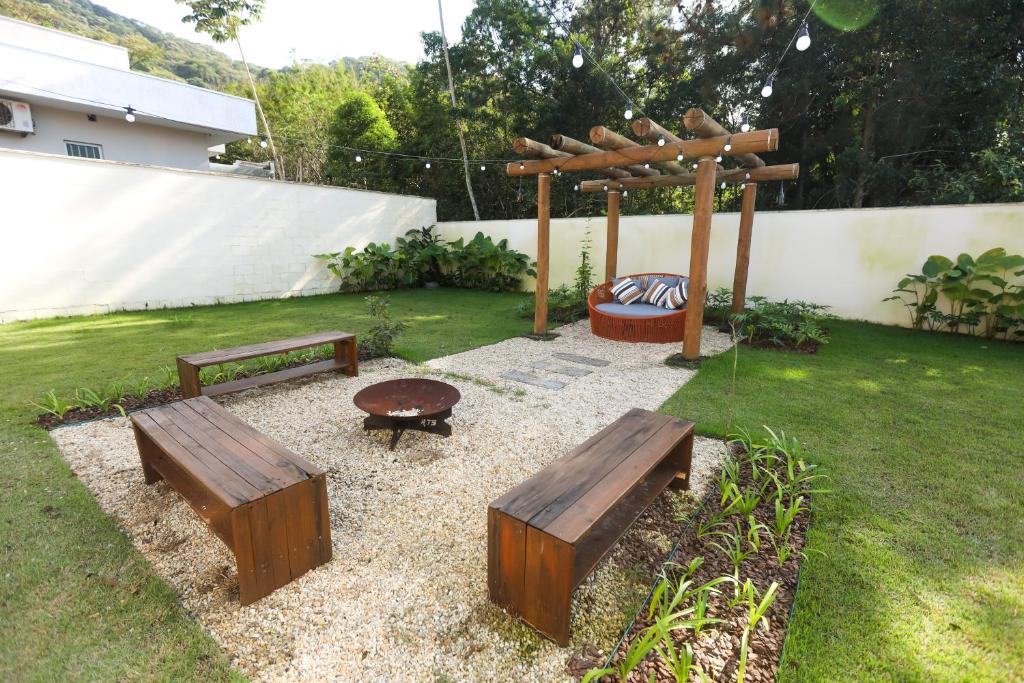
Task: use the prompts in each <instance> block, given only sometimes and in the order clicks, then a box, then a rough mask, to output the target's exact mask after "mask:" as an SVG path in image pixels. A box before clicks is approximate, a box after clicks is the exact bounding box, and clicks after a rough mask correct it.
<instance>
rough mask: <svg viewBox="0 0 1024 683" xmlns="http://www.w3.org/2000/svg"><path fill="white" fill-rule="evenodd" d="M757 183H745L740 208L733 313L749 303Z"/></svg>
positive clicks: (733, 283)
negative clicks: (749, 276) (751, 244)
mask: <svg viewBox="0 0 1024 683" xmlns="http://www.w3.org/2000/svg"><path fill="white" fill-rule="evenodd" d="M756 199H757V183H749V182H748V183H744V185H743V206H742V208H741V209H740V237H739V240H738V241H737V242H736V274H735V275H734V276H733V280H732V308H731V309H730V310H731V311H732V312H733V313H740V312H742V311H743V309H744V308H745V307H746V304H747V274H748V272H749V271H750V239H751V237H752V235H753V231H754V205H755V203H756Z"/></svg>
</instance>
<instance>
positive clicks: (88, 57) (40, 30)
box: [0, 17, 129, 71]
mask: <svg viewBox="0 0 1024 683" xmlns="http://www.w3.org/2000/svg"><path fill="white" fill-rule="evenodd" d="M0 43H6V44H7V45H13V46H16V47H21V48H26V49H29V50H36V51H38V52H45V53H47V54H51V55H57V56H60V57H67V58H68V59H76V60H78V61H81V62H88V63H90V64H98V65H100V66H107V67H111V68H113V69H124V70H125V71H127V70H128V68H129V59H128V50H127V48H123V47H121V46H120V45H111V44H110V43H103V42H100V41H98V40H92V39H91V38H84V37H82V36H76V35H74V34H71V33H65V32H64V31H56V30H54V29H50V28H46V27H44V26H37V25H35V24H29V23H27V22H24V21H18V20H17V19H11V18H10V17H0Z"/></svg>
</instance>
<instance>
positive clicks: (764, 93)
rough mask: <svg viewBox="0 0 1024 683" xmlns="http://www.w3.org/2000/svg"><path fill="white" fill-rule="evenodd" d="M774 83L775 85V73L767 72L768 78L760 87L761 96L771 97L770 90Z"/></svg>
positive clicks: (771, 90)
mask: <svg viewBox="0 0 1024 683" xmlns="http://www.w3.org/2000/svg"><path fill="white" fill-rule="evenodd" d="M774 85H775V74H774V73H770V74H768V79H767V80H766V81H765V82H764V87H763V88H761V97H771V96H772V92H773V91H774V89H775V88H774V87H773V86H774Z"/></svg>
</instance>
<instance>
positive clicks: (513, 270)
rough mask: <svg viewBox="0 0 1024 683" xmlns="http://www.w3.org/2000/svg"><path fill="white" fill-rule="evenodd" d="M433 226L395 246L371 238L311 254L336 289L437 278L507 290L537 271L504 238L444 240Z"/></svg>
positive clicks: (383, 286) (385, 287)
mask: <svg viewBox="0 0 1024 683" xmlns="http://www.w3.org/2000/svg"><path fill="white" fill-rule="evenodd" d="M433 230H434V228H433V227H429V228H422V229H420V230H410V231H408V232H407V233H406V234H405V237H399V238H398V240H397V241H396V247H395V248H394V249H392V248H391V245H389V244H387V243H382V244H376V243H374V242H371V243H370V244H368V245H367V246H366V248H365V249H363V250H362V251H357V250H356V249H355V247H347V248H346V249H345V250H344V251H336V252H330V253H326V254H316V258H318V259H320V260H323V261H326V262H327V268H328V269H329V270H330V271H331V272H332V273H334V275H335V276H337V277H338V279H340V280H341V291H344V292H365V291H377V290H388V289H398V288H400V287H414V286H417V285H422V284H424V283H426V282H441V283H443V284H446V285H450V286H454V287H465V288H467V289H484V290H488V291H492V292H512V291H516V290H517V289H519V284H520V282H521V280H522V278H523V277H524V276H526V275H531V276H534V275H536V274H537V272H536V271H535V270H534V266H535V265H536V264H533V263H531V262H530V260H529V258H528V257H527V256H526V254H523V253H521V252H518V251H516V250H514V249H509V248H508V240H501V241H500V242H494V240H492V239H491V238H490V237H487V236H486V235H484V234H483V233H482V232H478V233H477V234H476V235H475V236H474V237H473V239H472V240H470V241H469V242H465V241H464V240H463V239H462V238H459V239H457V240H455V241H454V242H447V243H445V242H444V241H443V240H442V239H441V238H440V236H438V235H436V234H435V233H434V231H433Z"/></svg>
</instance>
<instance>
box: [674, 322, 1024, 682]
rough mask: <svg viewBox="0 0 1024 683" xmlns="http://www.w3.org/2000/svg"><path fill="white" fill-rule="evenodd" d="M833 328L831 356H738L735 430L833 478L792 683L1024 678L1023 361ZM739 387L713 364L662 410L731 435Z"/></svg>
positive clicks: (819, 504)
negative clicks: (772, 432) (786, 441)
mask: <svg viewBox="0 0 1024 683" xmlns="http://www.w3.org/2000/svg"><path fill="white" fill-rule="evenodd" d="M832 330H833V335H834V336H833V342H832V344H830V345H828V346H826V347H824V348H822V349H821V351H820V352H819V353H818V355H816V356H802V355H795V354H786V353H778V352H773V351H756V350H751V349H748V348H741V350H740V354H739V370H738V382H737V392H736V399H735V415H736V417H735V423H736V424H738V425H741V426H744V427H747V428H752V429H757V428H759V427H760V426H761V425H769V426H771V427H773V428H782V429H785V430H786V431H787V433H790V434H792V435H795V436H797V437H798V438H800V439H801V440H802V441H803V442H804V443H805V444H806V445H807V447H808V450H809V451H810V453H811V454H812V457H813V459H814V460H815V461H816V462H818V463H820V464H821V465H822V466H823V467H824V468H826V470H827V473H828V474H829V475H830V476H831V482H830V484H829V487H830V488H831V489H832V492H831V493H830V494H828V495H825V496H820V497H819V498H818V499H817V500H816V502H815V516H814V520H813V523H812V527H811V531H810V534H809V538H808V548H809V549H810V550H811V551H812V552H811V554H810V557H809V559H808V560H806V562H805V563H804V567H803V573H802V576H801V583H800V589H799V593H798V595H797V604H796V609H795V612H794V615H793V620H792V622H791V624H790V627H789V629H790V630H789V638H788V641H787V644H786V650H785V653H784V658H783V664H782V671H781V675H780V679H781V680H783V681H797V680H799V681H841V680H871V681H875V680H898V681H1009V680H1024V636H1022V634H1024V434H1022V432H1024V346H1022V345H1019V344H1018V345H1010V344H1007V343H1004V342H985V341H981V340H975V339H969V338H954V337H951V336H949V335H942V334H935V333H931V334H929V333H925V332H913V331H909V330H901V329H895V328H888V327H880V326H875V325H868V324H861V323H852V322H835V323H833V324H832ZM731 371H732V354H726V355H723V356H719V357H717V358H715V359H713V360H710V361H707V362H705V363H704V364H703V365H702V366H701V369H700V372H699V374H698V375H697V377H696V378H695V379H694V380H693V381H692V382H690V383H689V384H687V385H686V386H685V387H684V388H683V389H681V390H680V391H679V392H678V393H677V394H676V395H675V396H674V397H673V398H671V399H670V400H669V401H668V402H667V403H666V404H665V406H664V407H663V408H662V410H664V411H665V412H668V413H671V414H674V415H680V416H685V417H688V418H691V419H695V420H697V421H698V423H699V430H700V431H701V432H703V433H705V434H713V435H722V434H724V432H725V430H726V428H727V427H726V424H725V422H726V416H727V414H728V402H729V398H728V396H729V387H730V383H731ZM815 551H820V553H819V552H815Z"/></svg>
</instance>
